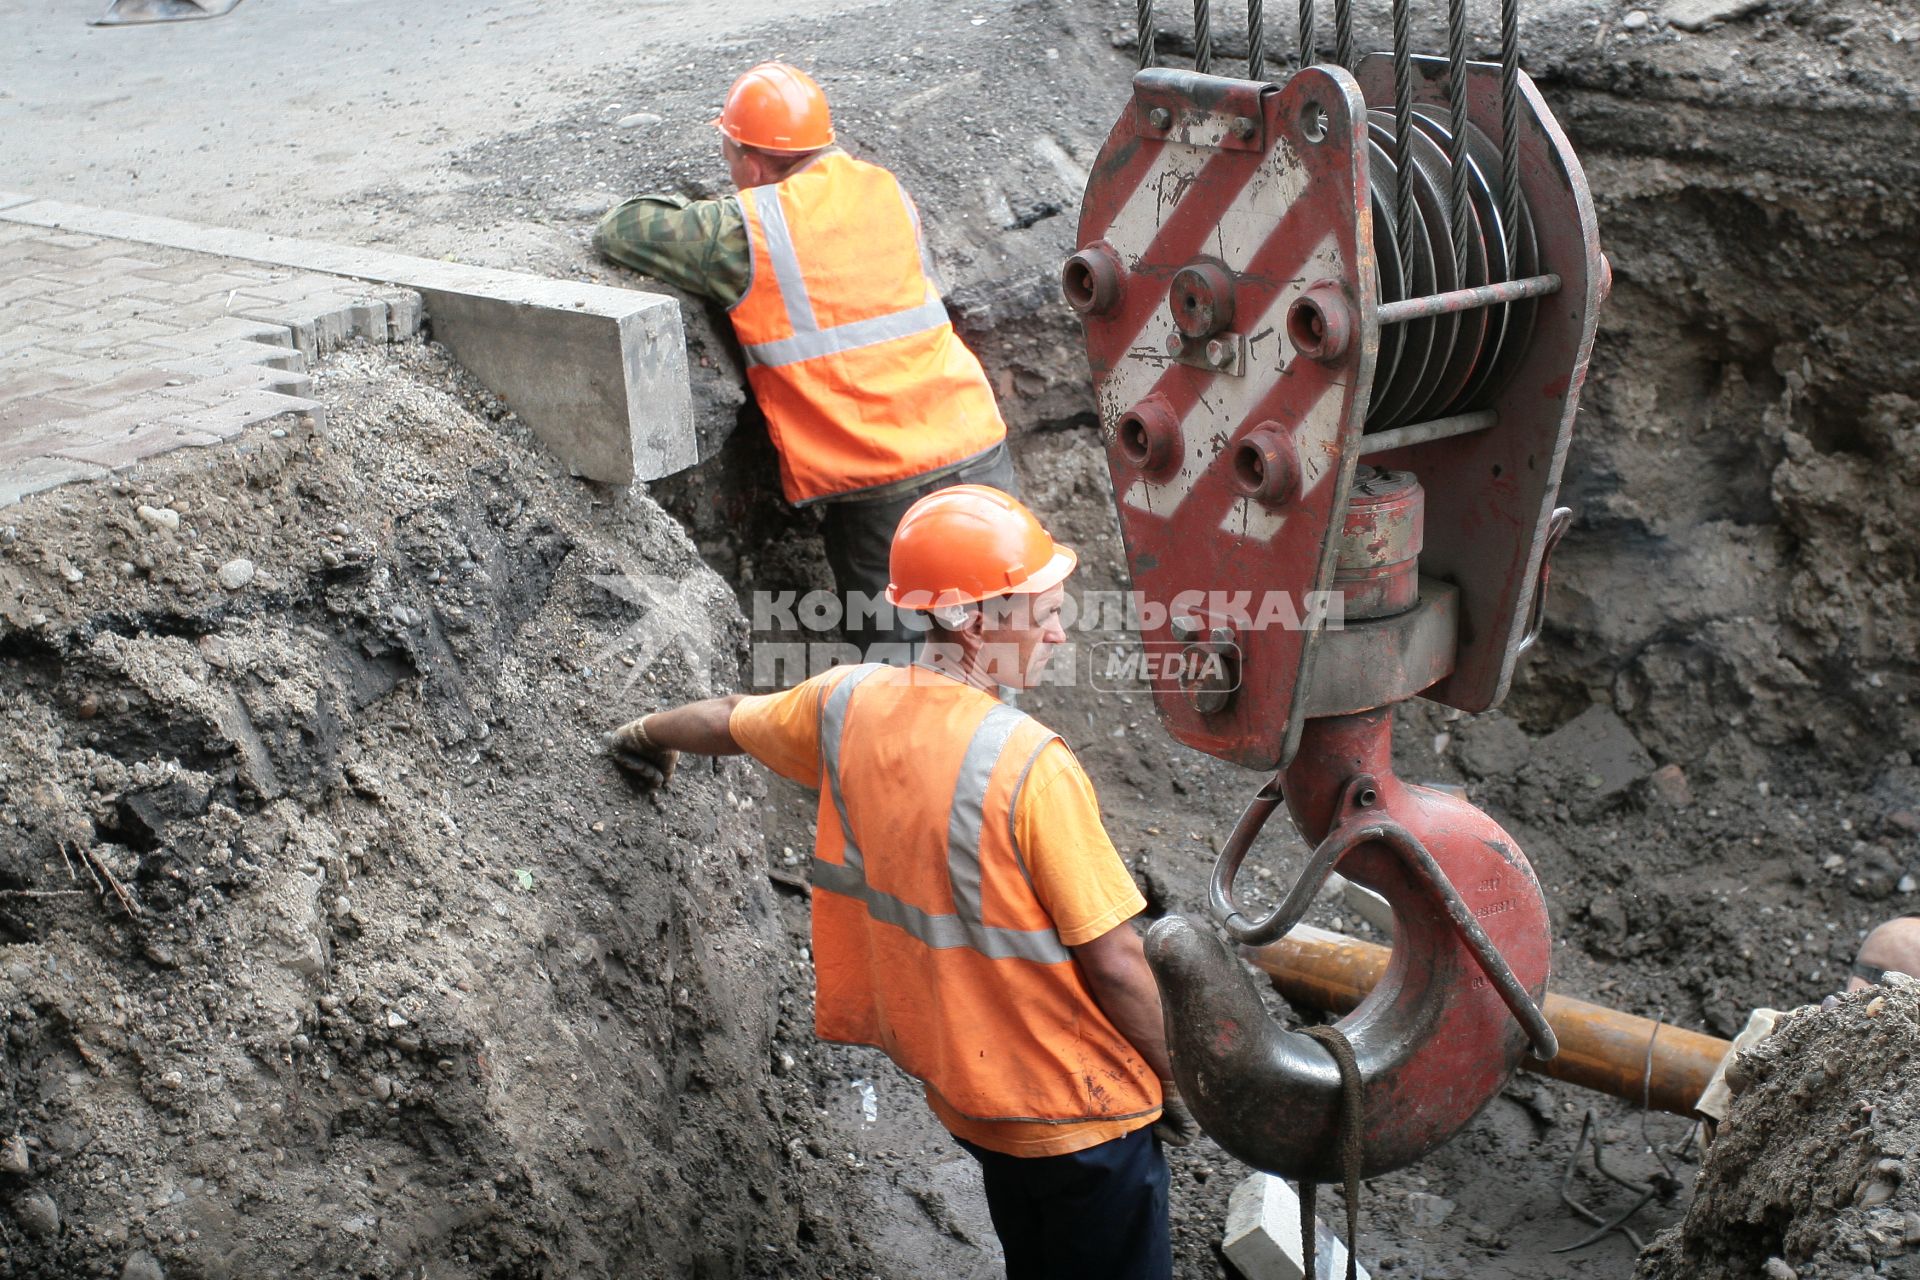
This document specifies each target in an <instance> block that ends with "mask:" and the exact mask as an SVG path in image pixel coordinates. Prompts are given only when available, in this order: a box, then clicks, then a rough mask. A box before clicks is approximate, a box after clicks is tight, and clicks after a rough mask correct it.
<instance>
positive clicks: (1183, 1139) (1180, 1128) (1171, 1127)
mask: <svg viewBox="0 0 1920 1280" xmlns="http://www.w3.org/2000/svg"><path fill="white" fill-rule="evenodd" d="M1160 1088H1161V1092H1162V1094H1163V1095H1164V1096H1163V1097H1162V1099H1161V1102H1160V1118H1159V1119H1158V1120H1156V1121H1154V1122H1153V1135H1154V1137H1156V1138H1158V1139H1160V1141H1161V1142H1162V1143H1164V1144H1165V1145H1167V1146H1169V1147H1184V1146H1186V1145H1187V1144H1188V1143H1189V1142H1192V1141H1193V1140H1194V1139H1195V1138H1197V1137H1199V1136H1200V1122H1199V1121H1198V1120H1195V1119H1194V1118H1193V1112H1191V1111H1189V1110H1187V1104H1186V1103H1184V1102H1182V1101H1181V1100H1180V1095H1179V1094H1178V1093H1177V1092H1175V1090H1174V1087H1173V1082H1172V1081H1166V1082H1164V1083H1163V1084H1162V1085H1161V1086H1160Z"/></svg>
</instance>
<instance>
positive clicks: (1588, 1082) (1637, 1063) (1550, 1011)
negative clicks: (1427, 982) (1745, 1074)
mask: <svg viewBox="0 0 1920 1280" xmlns="http://www.w3.org/2000/svg"><path fill="white" fill-rule="evenodd" d="M1242 954H1244V955H1245V956H1246V958H1247V959H1248V960H1250V961H1252V962H1253V964H1254V965H1255V966H1256V967H1257V968H1259V969H1261V970H1262V971H1264V972H1265V973H1266V974H1268V975H1269V976H1270V977H1271V978H1272V979H1273V985H1274V987H1275V988H1276V989H1277V990H1278V991H1279V992H1280V993H1281V994H1282V995H1284V996H1286V997H1287V998H1288V999H1289V1000H1295V1001H1298V1002H1299V1003H1301V1004H1304V1005H1309V1006H1311V1007H1313V1008H1315V1009H1324V1010H1326V1011H1328V1012H1329V1013H1346V1012H1348V1011H1349V1010H1351V1009H1353V1008H1355V1007H1356V1006H1358V1005H1359V1003H1360V1001H1361V1000H1363V999H1365V998H1366V995H1367V993H1368V992H1369V991H1371V990H1373V987H1374V984H1375V983H1377V982H1379V980H1380V976H1381V975H1382V974H1384V973H1385V972H1386V971H1387V957H1388V956H1389V955H1391V954H1392V950H1391V948H1388V947H1383V946H1379V945H1377V944H1375V943H1372V942H1363V941H1361V940H1360V939H1358V938H1349V937H1347V936H1346V935H1344V934H1339V933H1330V932H1328V931H1327V930H1325V929H1316V928H1313V927H1312V926H1311V925H1300V926H1298V927H1296V928H1295V929H1294V930H1293V932H1291V933H1289V934H1288V935H1287V936H1286V937H1284V938H1282V939H1280V941H1278V942H1274V943H1269V944H1268V945H1266V946H1264V947H1247V948H1244V949H1243V952H1242ZM1546 1014H1547V1022H1548V1023H1549V1024H1550V1025H1551V1026H1552V1027H1553V1030H1554V1033H1555V1034H1556V1035H1558V1036H1559V1037H1560V1055H1559V1056H1558V1057H1556V1058H1555V1059H1554V1060H1553V1061H1551V1062H1542V1061H1540V1060H1539V1059H1538V1058H1532V1057H1529V1058H1525V1059H1523V1060H1522V1061H1521V1063H1520V1065H1521V1066H1522V1067H1523V1068H1525V1069H1526V1070H1528V1071H1534V1072H1538V1073H1539V1074H1541V1075H1544V1076H1552V1077H1553V1078H1554V1079H1555V1080H1565V1081H1566V1082H1567V1083H1568V1084H1577V1085H1579V1086H1581V1087H1582V1088H1585V1089H1594V1090H1598V1091H1599V1092H1601V1093H1609V1094H1612V1095H1613V1096H1614V1097H1616V1098H1624V1099H1626V1100H1627V1101H1628V1102H1634V1103H1641V1102H1644V1103H1645V1105H1647V1106H1650V1107H1655V1108H1658V1109H1659V1110H1661V1111H1670V1112H1672V1113H1673V1114H1674V1115H1677V1116H1688V1117H1691V1116H1692V1115H1693V1114H1694V1110H1693V1104H1694V1103H1695V1102H1696V1101H1698V1100H1699V1098H1700V1094H1701V1091H1702V1090H1704V1089H1705V1088H1706V1087H1707V1081H1708V1080H1710V1079H1712V1077H1713V1072H1714V1069H1715V1068H1716V1067H1718V1066H1719V1065H1720V1060H1721V1059H1722V1058H1724V1057H1726V1056H1727V1051H1728V1049H1729V1048H1731V1045H1730V1044H1729V1042H1728V1041H1725V1040H1722V1039H1720V1038H1719V1037H1718V1036H1710V1035H1706V1034H1703V1033H1702V1032H1698V1031H1688V1030H1687V1029H1686V1028H1684V1027H1676V1026H1671V1025H1669V1024H1667V1023H1660V1022H1654V1021H1653V1020H1652V1019H1650V1018H1641V1017H1636V1016H1635V1015H1633V1014H1630V1013H1621V1012H1619V1011H1618V1010H1616V1009H1609V1008H1607V1007H1605V1006H1604V1005H1597V1004H1589V1003H1587V1002H1586V1001H1585V1000H1573V999H1569V998H1568V997H1566V996H1561V995H1554V994H1553V993H1551V992H1549V993H1548V995H1547V999H1546ZM1649 1044H1651V1046H1652V1053H1653V1057H1652V1063H1651V1071H1649V1063H1648V1057H1647V1053H1648V1046H1649Z"/></svg>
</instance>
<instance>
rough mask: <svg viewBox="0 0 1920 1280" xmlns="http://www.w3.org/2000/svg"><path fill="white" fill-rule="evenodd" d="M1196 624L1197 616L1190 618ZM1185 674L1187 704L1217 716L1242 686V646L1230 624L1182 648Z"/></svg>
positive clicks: (1199, 710)
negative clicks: (1237, 641) (1238, 642)
mask: <svg viewBox="0 0 1920 1280" xmlns="http://www.w3.org/2000/svg"><path fill="white" fill-rule="evenodd" d="M1188 621H1189V622H1192V623H1193V624H1194V626H1195V627H1198V625H1199V623H1198V620H1197V619H1188ZM1180 656H1181V661H1182V667H1183V672H1184V673H1183V674H1182V675H1181V677H1180V687H1181V689H1182V690H1183V691H1184V692H1185V693H1186V695H1187V705H1188V706H1190V707H1192V708H1193V709H1194V710H1195V711H1198V712H1199V713H1200V714H1201V715H1203V716H1210V715H1217V714H1219V713H1220V712H1222V711H1225V710H1226V709H1227V704H1229V703H1230V702H1232V701H1233V693H1234V690H1235V689H1237V688H1238V687H1239V685H1240V670H1239V657H1240V649H1239V646H1237V645H1235V644H1234V642H1233V632H1232V630H1231V629H1229V628H1227V627H1215V628H1213V629H1212V630H1211V631H1209V632H1208V633H1207V638H1206V639H1204V640H1198V639H1196V640H1195V641H1194V642H1193V643H1191V644H1189V645H1187V647H1186V648H1185V649H1183V650H1182V651H1181V654H1180Z"/></svg>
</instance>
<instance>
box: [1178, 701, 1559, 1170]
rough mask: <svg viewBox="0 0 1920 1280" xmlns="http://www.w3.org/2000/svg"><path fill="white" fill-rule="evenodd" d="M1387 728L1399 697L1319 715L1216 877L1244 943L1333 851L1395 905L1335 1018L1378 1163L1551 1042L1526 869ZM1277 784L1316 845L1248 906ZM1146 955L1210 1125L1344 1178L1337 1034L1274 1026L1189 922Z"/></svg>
mask: <svg viewBox="0 0 1920 1280" xmlns="http://www.w3.org/2000/svg"><path fill="white" fill-rule="evenodd" d="M1391 739H1392V711H1391V708H1379V709H1376V710H1373V711H1366V712H1361V713H1358V714H1355V715H1344V716H1329V717H1325V718H1321V719H1316V720H1312V721H1309V722H1308V724H1307V726H1306V730H1305V734H1304V735H1303V738H1302V741H1301V744H1300V751H1299V752H1298V754H1297V755H1296V756H1295V757H1294V763H1293V764H1292V765H1290V766H1289V767H1288V768H1287V769H1286V770H1285V771H1283V773H1282V774H1279V775H1276V776H1275V777H1274V778H1273V779H1272V780H1271V781H1269V782H1268V783H1267V785H1266V786H1264V787H1263V788H1261V790H1260V792H1259V794H1258V795H1256V797H1255V798H1254V801H1253V803H1252V804H1251V805H1249V806H1248V809H1247V812H1246V813H1245V815H1243V816H1242V818H1241V820H1240V822H1239V824H1238V825H1237V826H1236V827H1235V829H1234V833H1233V836H1232V838H1231V839H1230V840H1229V841H1228V844H1227V847H1226V849H1225V850H1223V851H1222V853H1221V855H1220V860H1219V862H1218V863H1217V864H1216V866H1215V868H1214V876H1213V883H1212V886H1211V891H1210V899H1211V905H1212V909H1213V912H1214V915H1215V917H1216V919H1217V920H1218V922H1219V923H1220V925H1221V927H1222V929H1224V931H1225V932H1226V933H1227V934H1228V935H1229V936H1230V937H1232V938H1233V940H1234V941H1236V942H1239V943H1241V944H1243V945H1248V946H1256V945H1260V944H1263V943H1266V942H1271V941H1274V940H1276V939H1278V938H1279V937H1281V936H1282V935H1283V934H1285V933H1286V932H1287V930H1289V929H1291V928H1292V927H1293V926H1294V925H1295V924H1297V923H1298V922H1299V921H1300V919H1301V917H1302V916H1304V915H1305V914H1306V910H1307V908H1308V906H1309V905H1310V904H1311V903H1312V901H1313V898H1314V895H1315V894H1316V893H1317V892H1318V890H1319V888H1320V886H1321V885H1322V884H1323V883H1324V882H1325V880H1326V877H1327V875H1328V874H1329V873H1330V872H1332V871H1333V870H1334V869H1335V868H1336V867H1337V868H1338V869H1339V871H1340V873H1341V874H1342V875H1345V876H1346V877H1347V878H1348V879H1350V880H1353V881H1355V882H1356V883H1359V884H1362V885H1365V886H1366V887H1368V888H1370V889H1372V890H1374V891H1375V892H1376V893H1379V894H1380V895H1381V896H1382V897H1384V898H1385V899H1386V900H1387V902H1388V903H1389V904H1391V906H1392V907H1393V913H1394V946H1393V955H1392V959H1391V960H1390V962H1389V964H1388V968H1387V973H1386V976H1385V977H1384V978H1383V979H1382V980H1381V981H1380V983H1379V984H1378V985H1377V986H1376V987H1375V988H1374V991H1373V993H1372V994H1371V995H1369V996H1368V997H1367V999H1366V1000H1365V1001H1363V1002H1362V1003H1361V1005H1360V1006H1359V1007H1358V1008H1356V1009H1355V1010H1354V1011H1353V1012H1352V1013H1351V1014H1349V1015H1348V1016H1347V1017H1346V1018H1344V1019H1342V1020H1341V1022H1340V1023H1339V1024H1338V1025H1339V1028H1340V1030H1341V1031H1342V1032H1343V1033H1344V1034H1345V1035H1346V1037H1347V1039H1348V1040H1349V1041H1350V1042H1351V1043H1352V1046H1353V1051H1354V1056H1355V1058H1356V1059H1357V1061H1358V1063H1359V1067H1360V1078H1361V1089H1362V1114H1363V1117H1364V1125H1363V1139H1362V1144H1361V1145H1362V1171H1361V1176H1362V1177H1369V1178H1370V1177H1374V1176H1377V1175H1379V1174H1381V1173H1386V1172H1390V1171H1391V1170H1394V1169H1397V1168H1401V1167H1403V1166H1404V1165H1407V1164H1409V1163H1411V1162H1412V1161H1414V1160H1417V1159H1419V1158H1420V1157H1421V1156H1422V1155H1424V1154H1426V1153H1427V1152H1428V1151H1431V1150H1432V1149H1433V1148H1434V1147H1437V1146H1438V1145H1440V1144H1441V1143H1442V1142H1445V1141H1446V1140H1447V1139H1448V1138H1449V1137H1451V1136H1452V1135H1453V1134H1454V1133H1455V1132H1456V1131H1457V1130H1458V1129H1459V1128H1460V1127H1461V1126H1462V1125H1464V1124H1466V1123H1467V1121H1469V1120H1471V1119H1472V1118H1473V1116H1474V1115H1475V1114H1477V1113H1478V1112H1479V1110H1480V1109H1481V1107H1483V1106H1485V1105H1486V1103H1487V1102H1488V1101H1489V1100H1490V1099H1491V1098H1492V1097H1493V1095H1494V1094H1495V1093H1496V1092H1498V1091H1499V1089H1500V1086H1501V1085H1502V1084H1504V1083H1505V1081H1506V1079H1507V1078H1508V1076H1510V1075H1511V1074H1512V1073H1513V1071H1514V1069H1515V1068H1516V1067H1517V1066H1518V1065H1519V1062H1520V1059H1521V1057H1522V1056H1523V1055H1525V1054H1526V1053H1527V1052H1528V1051H1529V1048H1531V1051H1532V1053H1533V1054H1534V1055H1535V1056H1536V1057H1540V1058H1543V1059H1545V1058H1551V1057H1553V1056H1554V1054H1555V1053H1557V1052H1558V1045H1557V1044H1556V1042H1555V1040H1554V1036H1553V1031H1552V1029H1551V1028H1550V1027H1549V1026H1548V1025H1547V1022H1546V1018H1545V1017H1544V1016H1543V1015H1542V1014H1541V1012H1540V1009H1539V1005H1538V1000H1539V998H1540V996H1541V995H1542V994H1543V993H1544V991H1545V988H1546V980H1547V971H1548V966H1549V960H1550V955H1551V951H1550V940H1549V937H1548V921H1547V911H1546V903H1545V899H1544V898H1543V897H1542V895H1541V893H1540V886H1539V883H1538V881H1537V880H1536V879H1535V878H1534V875H1533V870H1532V868H1531V867H1530V866H1529V865H1528V863H1527V860H1526V857H1525V856H1524V855H1523V854H1522V853H1521V852H1520V850H1519V847H1518V846H1517V845H1516V844H1515V842H1514V841H1513V839H1512V837H1511V836H1509V835H1507V833H1506V832H1505V831H1503V830H1501V828H1500V827H1499V825H1498V824H1496V823H1495V822H1494V821H1493V819H1492V818H1490V817H1488V816H1487V815H1486V814H1484V813H1482V812H1481V811H1480V810H1479V809H1477V808H1475V807H1474V806H1473V805H1471V804H1469V803H1468V802H1467V801H1465V800H1463V799H1461V798H1459V797H1457V796H1454V795H1451V794H1448V793H1447V792H1444V791H1439V790H1436V789H1434V788H1430V787H1420V786H1410V785H1408V784H1406V783H1403V782H1401V781H1400V779H1399V778H1397V777H1395V776H1394V774H1393V769H1392V755H1391V750H1392V742H1391ZM1283 783H1284V786H1283V785H1282V784H1283ZM1283 798H1284V799H1285V800H1286V801H1287V803H1288V805H1289V808H1290V810H1291V812H1292V814H1293V817H1294V821H1295V822H1296V824H1297V825H1298V826H1299V828H1300V830H1301V832H1302V833H1303V834H1306V835H1308V836H1310V837H1312V838H1315V839H1316V841H1317V843H1316V847H1315V849H1314V851H1313V853H1312V855H1311V856H1310V857H1309V858H1308V860H1307V865H1306V868H1305V869H1304V870H1303V871H1302V873H1301V875H1300V877H1299V879H1298V880H1297V881H1296V883H1295V884H1294V887H1293V889H1292V891H1291V892H1289V894H1288V895H1287V897H1286V899H1285V900H1284V901H1282V902H1281V904H1280V905H1279V906H1278V907H1276V908H1275V909H1274V910H1273V911H1271V912H1270V913H1268V914H1267V915H1266V916H1264V917H1262V918H1261V919H1259V920H1249V919H1248V918H1247V916H1246V915H1245V914H1244V913H1243V912H1242V911H1241V910H1240V909H1239V907H1238V905H1237V903H1236V901H1235V899H1234V896H1233V882H1234V879H1235V877H1236V875H1237V873H1238V871H1239V868H1240V864H1241V862H1242V861H1243V860H1244V859H1245V857H1246V854H1247V852H1248V850H1249V849H1250V848H1251V847H1252V844H1253V841H1254V839H1255V837H1256V836H1257V835H1258V834H1259V832H1260V829H1261V827H1262V826H1263V825H1264V823H1265V822H1266V819H1267V818H1268V816H1270V815H1271V813H1272V812H1273V810H1274V809H1275V808H1277V807H1278V806H1279V804H1280V803H1281V801H1282V799H1283ZM1147 959H1148V961H1149V963H1150V964H1151V965H1152V966H1153V970H1154V975H1155V977H1156V978H1157V979H1158V981H1159V983H1160V987H1161V992H1162V996H1163V998H1164V1003H1165V1006H1166V1022H1167V1036H1168V1045H1169V1049H1170V1050H1171V1053H1172V1057H1173V1066H1174V1074H1175V1076H1176V1078H1177V1079H1178V1081H1179V1085H1180V1090H1181V1094H1182V1096H1183V1097H1184V1098H1185V1099H1186V1100H1187V1104H1188V1106H1189V1107H1190V1108H1191V1109H1192V1111H1193V1114H1194V1117H1195V1118H1196V1119H1197V1120H1198V1121H1199V1122H1200V1124H1201V1127H1202V1128H1204V1129H1205V1130H1206V1131H1207V1132H1208V1133H1209V1134H1211V1135H1212V1136H1213V1138H1214V1139H1215V1140H1216V1141H1217V1142H1219V1143H1220V1145H1221V1146H1222V1147H1224V1148H1225V1149H1226V1150H1227V1151H1229V1152H1231V1153H1232V1154H1233V1155H1235V1156H1237V1157H1238V1158H1239V1159H1241V1160H1244V1161H1246V1162H1247V1163H1248V1164H1250V1165H1253V1166H1255V1167H1256V1168H1260V1169H1265V1170H1267V1171H1269V1172H1272V1173H1278V1174H1281V1175H1282V1176H1285V1177H1291V1178H1308V1179H1312V1180H1314V1181H1329V1180H1332V1179H1333V1178H1334V1177H1336V1176H1337V1174H1338V1172H1339V1171H1338V1169H1337V1168H1336V1167H1335V1166H1336V1161H1337V1157H1336V1152H1337V1151H1338V1146H1339V1144H1338V1141H1337V1138H1338V1125H1339V1114H1340V1094H1341V1084H1340V1078H1339V1073H1338V1070H1337V1068H1336V1066H1335V1063H1334V1060H1333V1057H1332V1055H1331V1054H1330V1053H1329V1052H1328V1051H1327V1049H1326V1048H1325V1047H1324V1046H1323V1045H1321V1044H1320V1043H1318V1042H1316V1041H1315V1040H1313V1039H1312V1038H1310V1037H1307V1036H1304V1035H1301V1034H1299V1033H1296V1032H1292V1031H1288V1030H1286V1029H1285V1028H1283V1027H1281V1026H1280V1025H1279V1024H1277V1023H1275V1022H1274V1021H1273V1020H1272V1018H1271V1017H1269V1016H1268V1014H1267V1012H1266V1008H1265V1005H1264V1003H1263V1000H1262V997H1261V994H1260V992H1259V990H1258V989H1257V988H1256V987H1255V985H1254V982H1253V980H1252V979H1251V977H1250V975H1249V974H1248V972H1247V969H1246V966H1244V965H1243V964H1241V963H1240V962H1239V961H1238V960H1237V959H1236V958H1235V957H1234V956H1233V955H1232V954H1230V953H1229V951H1228V950H1227V948H1226V946H1225V945H1224V944H1223V943H1222V942H1221V941H1220V940H1219V939H1218V938H1217V937H1216V936H1214V934H1213V932H1212V931H1211V930H1208V929H1205V928H1204V927H1202V926H1200V925H1198V924H1197V923H1196V922H1195V921H1192V920H1189V919H1186V918H1183V917H1177V916H1170V917H1168V918H1166V919H1163V920H1161V921H1159V922H1158V923H1157V924H1155V925H1154V926H1153V928H1152V929H1151V930H1150V931H1149V932H1148V934H1147Z"/></svg>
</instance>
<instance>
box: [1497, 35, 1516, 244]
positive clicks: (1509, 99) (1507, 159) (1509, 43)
mask: <svg viewBox="0 0 1920 1280" xmlns="http://www.w3.org/2000/svg"><path fill="white" fill-rule="evenodd" d="M1500 217H1501V220H1502V221H1503V222H1504V224H1505V226H1506V232H1507V261H1508V262H1509V263H1512V262H1515V261H1516V260H1517V259H1518V257H1519V253H1520V0H1500ZM1514 270H1515V271H1516V272H1517V270H1518V269H1517V268H1514Z"/></svg>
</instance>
